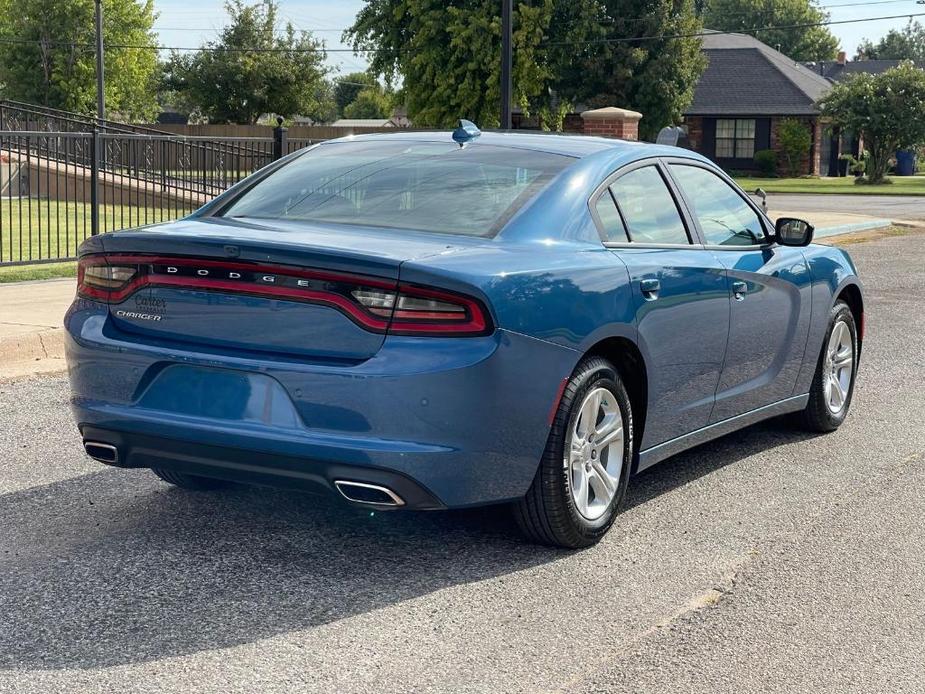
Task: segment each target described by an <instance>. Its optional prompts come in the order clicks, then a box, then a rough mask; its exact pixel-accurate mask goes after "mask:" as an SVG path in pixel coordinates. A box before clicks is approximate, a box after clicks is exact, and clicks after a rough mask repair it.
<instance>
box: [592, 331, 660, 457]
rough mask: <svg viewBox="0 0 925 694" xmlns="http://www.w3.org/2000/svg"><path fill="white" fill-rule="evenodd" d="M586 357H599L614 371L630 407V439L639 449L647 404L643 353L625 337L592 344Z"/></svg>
mask: <svg viewBox="0 0 925 694" xmlns="http://www.w3.org/2000/svg"><path fill="white" fill-rule="evenodd" d="M585 356H586V357H602V358H603V359H606V360H607V361H609V362H610V363H612V364H613V365H614V366H615V367H616V368H617V371H618V372H619V374H620V379H621V380H622V381H623V385H624V386H625V387H626V392H627V394H628V395H629V398H630V406H631V407H632V408H633V429H634V431H633V437H634V439H635V441H636V446H637V448H638V442H640V441H642V435H643V432H644V431H645V426H646V413H647V411H648V402H649V376H648V370H647V368H646V362H645V358H644V357H643V355H642V352H641V351H640V349H639V347H638V346H637V345H636V343H634V342H633V341H632V340H630V339H629V338H627V337H607V338H604V339H602V340H600V341H598V342H596V343H594V344H593V345H591V347H590V348H589V349H588V350H587V351H586V352H585Z"/></svg>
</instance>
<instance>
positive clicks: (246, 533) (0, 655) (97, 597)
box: [0, 425, 802, 669]
mask: <svg viewBox="0 0 925 694" xmlns="http://www.w3.org/2000/svg"><path fill="white" fill-rule="evenodd" d="M801 436H802V435H800V434H798V433H796V432H793V431H790V430H787V429H781V428H780V427H772V426H769V425H759V426H758V427H752V428H751V429H749V430H746V431H744V432H740V433H739V434H736V435H734V438H733V439H731V440H730V439H727V440H725V441H720V442H716V443H713V444H708V446H706V447H701V448H700V449H697V450H696V451H694V452H691V453H687V454H682V455H680V456H678V457H677V458H675V459H674V460H673V461H671V462H666V463H665V464H664V465H662V466H660V469H659V470H658V471H654V472H652V473H646V474H643V475H641V476H639V477H637V478H635V479H634V480H633V481H632V483H631V485H630V491H629V498H628V505H629V507H632V506H635V505H637V504H640V503H643V502H644V501H646V500H648V499H651V498H653V497H654V496H657V495H659V494H664V493H666V492H668V491H670V490H672V489H674V488H676V487H680V486H683V485H685V484H687V483H688V482H690V481H692V480H693V479H696V478H698V477H701V476H703V475H706V474H708V473H710V472H711V471H713V470H716V469H718V468H721V467H724V466H726V465H729V464H732V463H735V462H736V461H737V460H740V459H741V458H743V457H745V456H747V455H749V454H750V453H751V452H753V451H754V450H757V449H762V448H764V449H766V448H769V447H773V446H775V445H779V444H781V443H788V442H793V441H796V440H799V438H801ZM618 522H619V520H618ZM0 528H3V529H4V530H3V533H2V534H3V537H2V538H0V565H2V567H0V668H2V669H11V668H26V669H35V668H42V669H46V668H47V669H61V668H99V667H108V666H114V665H121V664H125V663H132V662H144V661H151V660H159V659H162V658H165V657H170V656H177V655H183V654H186V653H192V652H197V651H202V650H211V649H217V648H223V647H228V646H233V645H237V644H241V643H250V642H254V641H256V640H258V639H263V638H268V637H272V636H274V635H277V634H283V633H287V632H291V631H296V630H303V629H306V628H310V627H313V626H318V625H323V624H326V623H330V622H334V621H336V620H339V619H343V618H346V617H350V616H353V615H357V614H362V613H366V612H369V611H372V610H376V609H378V608H383V607H387V606H389V605H393V604H395V603H399V602H402V601H405V600H409V599H412V598H415V597H417V596H420V595H424V594H428V593H431V592H434V591H437V590H440V589H442V588H446V587H449V586H453V585H458V584H463V583H468V582H473V581H479V580H482V579H487V578H492V577H497V576H500V575H504V574H507V573H511V572H515V571H520V570H523V569H528V568H530V567H533V566H536V565H539V564H543V563H547V562H551V561H556V560H562V559H566V558H567V557H569V556H570V554H569V553H568V552H564V551H559V550H553V549H550V548H545V547H538V546H535V545H530V544H527V543H525V542H524V541H523V540H521V538H520V536H519V535H518V534H517V533H516V531H514V530H513V528H512V522H511V519H510V517H509V516H508V512H507V510H506V509H504V508H487V509H475V510H470V511H459V512H448V513H391V514H389V513H386V514H373V515H370V514H369V513H358V512H355V511H351V510H349V509H346V508H345V506H344V505H343V504H341V503H339V502H337V501H335V500H331V499H328V498H326V497H317V496H312V495H307V494H300V493H295V492H284V491H277V490H271V489H257V488H246V487H232V488H230V489H228V490H225V491H222V492H217V493H216V492H213V493H192V492H184V491H180V490H175V489H170V488H168V487H167V486H165V485H163V484H161V483H159V482H158V481H156V480H155V479H154V477H153V476H152V475H151V474H150V473H148V472H147V471H122V470H111V469H102V470H101V471H99V472H96V473H91V474H88V475H84V476H82V477H77V478H73V479H69V480H66V481H62V482H57V483H53V484H50V485H48V486H44V487H38V488H32V489H28V490H24V491H21V492H15V493H11V494H7V495H4V496H2V497H0ZM449 617H450V616H449V615H448V618H449ZM439 618H440V617H439V616H436V617H435V619H439Z"/></svg>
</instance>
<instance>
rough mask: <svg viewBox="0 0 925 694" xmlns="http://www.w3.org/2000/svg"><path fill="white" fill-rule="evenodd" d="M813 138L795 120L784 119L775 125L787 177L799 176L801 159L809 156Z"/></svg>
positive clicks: (804, 126)
mask: <svg viewBox="0 0 925 694" xmlns="http://www.w3.org/2000/svg"><path fill="white" fill-rule="evenodd" d="M812 144H813V137H812V135H811V134H810V132H809V128H807V127H806V124H804V123H803V122H802V121H799V120H797V119H796V118H784V119H783V120H782V121H781V122H780V123H778V125H777V145H778V148H779V150H780V157H781V159H782V160H783V163H784V169H785V171H786V173H787V175H788V176H790V177H791V178H794V177H796V176H799V175H800V168H801V166H802V164H803V158H804V157H807V156H809V148H810V147H811V146H812Z"/></svg>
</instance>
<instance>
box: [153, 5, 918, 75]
mask: <svg viewBox="0 0 925 694" xmlns="http://www.w3.org/2000/svg"><path fill="white" fill-rule="evenodd" d="M279 4H280V13H281V15H282V19H283V20H288V21H291V22H292V24H293V25H294V26H295V27H296V28H297V29H307V30H310V31H312V32H314V33H315V34H316V35H317V36H318V37H319V38H323V39H324V40H325V42H326V45H327V47H328V48H349V47H348V46H344V45H343V44H342V43H341V42H340V36H341V32H342V31H343V29H344V28H345V27H348V26H350V25H351V24H352V23H353V20H354V17H355V16H356V13H357V12H358V11H359V9H360V8H361V7H363V5H364V4H365V3H364V2H363V1H362V0H328V1H327V2H324V1H322V0H280V3H279ZM819 4H821V5H823V6H824V7H825V8H826V9H827V10H828V12H829V13H830V14H831V19H832V20H848V19H862V18H866V17H878V16H884V15H898V14H902V13H907V14H914V13H920V12H925V4H923V5H918V4H916V0H876V1H874V0H821V1H820V3H819ZM154 5H155V9H156V11H157V12H158V13H159V15H160V16H159V18H158V20H157V22H156V24H155V26H156V27H157V31H158V34H159V36H160V42H161V43H162V44H164V45H169V46H191V47H196V46H199V45H200V44H202V43H204V42H205V41H208V40H209V39H212V38H214V37H215V34H216V32H217V30H218V29H220V28H221V27H222V25H223V24H224V23H225V21H226V19H227V16H228V15H227V13H226V12H225V9H224V3H223V2H222V0H199V1H197V2H190V0H155V2H154ZM919 19H920V20H922V19H925V18H919ZM906 21H907V20H906V19H905V18H903V19H892V20H885V21H883V20H881V21H870V22H859V23H856V24H842V25H834V26H832V27H831V30H832V32H833V33H834V34H835V35H836V36H837V37H838V38H839V39H840V40H841V42H842V48H843V49H844V50H846V51H847V52H848V56H849V57H852V56H853V55H854V51H855V49H856V48H857V45H858V43H859V42H860V41H861V39H863V38H870V39H874V40H876V39H878V38H879V37H880V36H882V35H883V34H885V33H886V32H887V31H889V30H890V29H893V28H900V27H902V26H904V25H905V24H906ZM328 63H329V64H330V65H331V66H332V67H335V68H337V69H338V70H340V71H341V72H342V73H346V72H352V71H355V70H361V69H363V68H364V67H365V66H366V61H365V60H364V59H363V58H362V57H360V56H354V55H353V54H352V53H329V54H328Z"/></svg>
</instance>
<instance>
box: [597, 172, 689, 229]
mask: <svg viewBox="0 0 925 694" xmlns="http://www.w3.org/2000/svg"><path fill="white" fill-rule="evenodd" d="M610 191H611V192H612V193H613V197H614V199H615V200H616V201H617V205H619V206H620V212H622V213H623V219H624V220H625V221H626V226H627V231H628V232H629V237H630V241H632V242H634V243H672V244H688V243H690V239H688V237H687V230H686V229H685V228H684V222H683V221H682V220H681V213H680V212H679V211H678V206H677V204H675V201H674V198H673V197H672V195H671V192H670V191H669V190H668V185H667V184H666V183H665V179H663V178H662V175H661V174H660V173H659V171H658V169H657V168H655V167H654V166H644V167H642V168H640V169H635V170H633V171H630V172H629V173H627V174H624V175H623V176H620V178H618V179H617V180H616V181H614V182H613V183H612V184H611V186H610Z"/></svg>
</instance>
